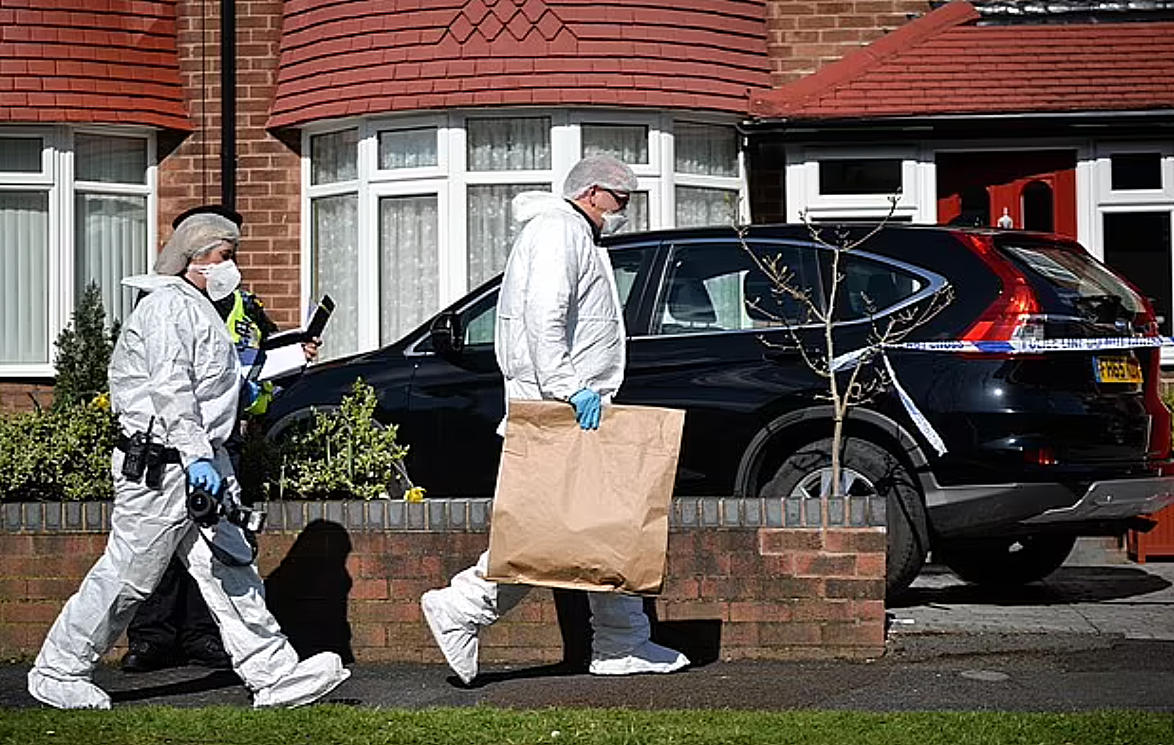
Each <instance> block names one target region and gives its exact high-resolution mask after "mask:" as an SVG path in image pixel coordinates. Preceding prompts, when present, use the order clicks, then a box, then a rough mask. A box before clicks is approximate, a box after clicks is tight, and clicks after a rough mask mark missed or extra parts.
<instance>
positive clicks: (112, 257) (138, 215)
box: [73, 194, 147, 321]
mask: <svg viewBox="0 0 1174 745" xmlns="http://www.w3.org/2000/svg"><path fill="white" fill-rule="evenodd" d="M74 210H75V219H74V251H75V252H76V253H75V259H74V284H73V293H74V298H75V299H78V300H80V299H81V296H82V293H83V292H85V289H86V286H87V285H89V283H90V282H91V281H94V282H97V283H98V287H99V288H101V290H102V307H104V308H105V309H106V318H107V320H108V321H111V320H118V321H124V320H126V317H127V316H128V315H129V314H130V311H131V309H132V308H133V307H134V299H135V294H136V291H135V290H132V289H131V288H129V287H123V286H122V279H123V278H124V277H129V276H131V275H134V274H143V273H144V272H146V271H147V198H146V197H134V196H126V197H124V196H112V195H105V194H78V195H77V196H76V197H75V199H74Z"/></svg>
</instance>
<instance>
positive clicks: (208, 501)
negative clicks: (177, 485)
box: [188, 485, 266, 533]
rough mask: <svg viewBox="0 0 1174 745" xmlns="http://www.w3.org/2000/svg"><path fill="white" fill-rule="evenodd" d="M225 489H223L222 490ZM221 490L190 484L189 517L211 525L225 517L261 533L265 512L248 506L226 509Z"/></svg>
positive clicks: (207, 525)
mask: <svg viewBox="0 0 1174 745" xmlns="http://www.w3.org/2000/svg"><path fill="white" fill-rule="evenodd" d="M222 491H223V490H222ZM222 491H221V492H216V493H212V492H209V491H208V490H207V489H203V488H201V487H198V486H190V485H189V486H188V517H190V518H191V519H192V522H194V523H195V524H196V525H199V526H201V527H204V528H208V527H211V526H213V525H215V524H216V523H218V522H219V521H220V518H221V517H224V518H225V519H226V520H228V521H229V522H230V523H232V524H233V525H239V526H240V527H242V528H244V529H245V530H248V531H250V532H253V533H260V532H261V529H262V528H264V527H265V517H266V515H265V513H264V512H258V511H256V510H250V509H248V508H247V507H237V508H235V509H225V507H224V501H223V500H221V498H220V497H221V494H222Z"/></svg>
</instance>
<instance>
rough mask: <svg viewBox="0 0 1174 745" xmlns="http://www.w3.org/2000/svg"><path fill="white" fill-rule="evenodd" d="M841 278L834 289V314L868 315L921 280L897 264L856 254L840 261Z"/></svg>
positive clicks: (894, 301) (841, 316)
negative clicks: (837, 287)
mask: <svg viewBox="0 0 1174 745" xmlns="http://www.w3.org/2000/svg"><path fill="white" fill-rule="evenodd" d="M840 271H841V275H842V277H843V279H842V280H841V284H840V287H839V289H838V292H837V303H836V305H837V308H836V313H837V318H838V320H842V321H852V320H857V319H861V318H868V317H870V316H874V315H877V314H880V313H884V312H885V311H886V310H887V309H889V308H891V307H893V306H894V305H896V304H897V303H900V302H901V301H902V300H905V299H906V298H909V297H911V296H913V295H915V294H916V293H917V292H918V291H919V290H920V289H921V288H922V287H923V286H924V284H925V283H924V281H923V280H922V279H921V278H919V277H917V276H915V275H913V274H909V273H907V272H904V271H902V270H900V269H898V268H897V267H894V266H891V265H889V264H884V263H881V262H879V261H871V260H869V259H866V258H863V257H860V256H845V257H843V259H842V261H841V265H840Z"/></svg>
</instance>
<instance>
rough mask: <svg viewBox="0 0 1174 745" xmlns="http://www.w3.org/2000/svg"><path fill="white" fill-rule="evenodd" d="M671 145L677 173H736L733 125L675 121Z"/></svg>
mask: <svg viewBox="0 0 1174 745" xmlns="http://www.w3.org/2000/svg"><path fill="white" fill-rule="evenodd" d="M673 146H674V148H673V149H674V151H675V153H676V157H675V160H674V163H675V169H676V171H677V172H678V173H699V174H702V175H705V176H737V175H738V132H737V130H735V129H734V128H733V127H723V126H720V125H716V124H697V123H694V122H677V125H676V128H675V136H674V138H673Z"/></svg>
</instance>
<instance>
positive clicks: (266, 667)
mask: <svg viewBox="0 0 1174 745" xmlns="http://www.w3.org/2000/svg"><path fill="white" fill-rule="evenodd" d="M135 279H136V280H137V284H136V285H134V286H138V287H140V288H142V289H149V290H152V291H151V292H150V294H148V295H147V296H146V297H144V298H143V300H142V301H141V302H140V303H139V304H138V306H137V307H136V308H135V310H134V312H133V313H131V315H130V317H129V318H128V319H127V322H126V325H125V326H123V328H122V332H121V334H120V336H119V339H118V343H117V345H116V347H115V350H114V354H113V357H112V358H111V362H110V370H109V375H110V401H111V406H112V408H113V410H114V412H115V413H116V414H117V415H118V420H119V424H120V425H121V428H122V430H123V432H125V433H128V434H129V433H134V432H145V431H146V430H147V426H148V423H149V422H150V420H151V417H155V423H154V427H153V429H152V439H153V440H154V441H155V442H162V443H163V444H164V445H165V446H166V447H169V448H174V449H176V450H177V451H179V454H180V459H181V460H182V466H181V465H178V464H174V463H172V464H168V465H167V466H165V468H164V472H163V483H162V487H161V489H160V490H155V489H151V488H149V487H148V486H146V485H145V484H144V483H141V482H134V481H130V480H128V479H126V478H125V477H124V476H123V475H122V463H123V459H124V454H123V452H122V451H121V450H117V449H116V450H115V451H114V454H113V457H112V462H111V472H112V474H113V477H114V492H115V496H114V509H113V511H112V513H111V516H110V538H109V541H108V542H107V544H106V550H105V552H104V553H103V555H102V556H101V558H99V559H98V562H97V563H96V564H95V565H94V566H93V568H92V569H91V570H90V572H89V573H88V574H87V575H86V577H85V579H83V580H82V584H81V586H80V587H79V588H78V591H77V593H75V594H74V595H73V597H71V598H70V599H69V601H68V602H67V603H66V604H65V607H64V608H63V609H62V611H61V614H60V615H59V616H58V617H57V620H56V622H55V623H54V624H53V627H52V628H51V629H50V630H49V634H48V636H47V637H46V639H45V643H44V644H43V646H42V647H41V651H40V654H38V655H37V659H36V662H35V663H34V666H33V669H32V670H30V671H29V675H28V683H29V692H30V693H31V694H32V695H33V696H34V697H35V698H37V699H38V700H40V701H42V702H44V703H47V704H49V705H51V706H55V707H58V708H101V709H105V708H109V707H110V697H109V696H108V695H107V694H106V693H105V692H104V691H102V690H101V689H100V688H98V687H97V686H95V685H94V684H93V683H92V682H90V677H91V674H92V673H93V670H94V667H95V666H96V665H97V663H98V661H99V659H100V658H101V656H102V655H103V654H105V653H106V652H107V651H108V650H109V649H110V648H111V647H112V646H113V645H114V643H115V641H116V640H117V639H118V637H119V635H120V634H121V633H122V631H123V630H124V629H125V627H126V625H127V624H128V623H129V621H130V619H131V617H132V616H133V614H134V608H135V606H136V605H137V604H138V603H139V602H141V601H142V600H143V599H144V598H145V597H146V596H147V595H149V594H150V593H151V591H152V590H153V589H154V588H155V585H156V584H157V583H158V581H159V578H160V577H161V576H162V574H163V571H164V569H166V567H167V564H168V562H169V561H170V559H171V556H172V555H173V554H174V555H176V556H178V557H179V558H180V560H181V561H183V563H184V564H185V565H187V567H188V571H189V572H190V573H191V575H192V577H193V578H194V579H195V581H196V584H197V585H198V586H199V588H200V593H201V594H202V595H203V597H204V600H205V601H206V602H207V604H208V607H209V609H210V610H211V611H212V615H213V617H214V618H215V619H216V623H217V624H218V625H219V627H220V631H221V635H222V637H223V639H224V647H225V650H226V651H227V652H228V654H229V655H230V656H231V658H232V664H233V669H234V670H235V671H236V672H237V674H238V675H240V677H241V679H242V680H244V682H245V684H246V685H247V686H248V687H249V689H250V690H252V691H253V693H254V705H255V706H258V707H260V706H271V705H278V704H281V705H288V706H293V705H298V704H301V703H308V702H309V701H312V700H314V699H316V698H318V697H319V696H321V695H324V694H325V693H326V692H328V691H329V690H330V689H332V688H334V687H335V686H336V685H338V683H341V682H342V681H343V680H345V679H346V678H347V676H348V675H349V671H347V670H346V669H344V668H343V667H342V662H341V660H340V659H339V657H338V655H336V654H334V653H333V652H325V653H322V654H319V655H315V656H314V657H311V658H309V659H307V660H305V661H304V662H302V663H300V664H299V662H298V655H297V652H296V651H295V650H294V648H293V646H292V645H291V644H290V643H289V641H288V640H287V639H286V637H285V636H284V635H283V634H282V633H281V629H280V627H279V626H278V624H277V621H276V620H275V619H274V618H273V615H272V614H271V613H270V612H269V610H268V608H266V606H265V597H264V585H263V583H262V581H261V578H260V576H259V575H258V574H257V569H256V567H255V566H254V565H252V564H251V563H248V559H249V558H251V553H245V554H244V558H245V562H244V563H243V564H242V565H237V566H229V565H227V564H224V563H222V562H221V561H219V560H217V559H215V558H214V557H213V554H212V551H211V549H210V548H209V545H208V544H209V541H210V540H212V541H215V542H216V543H217V545H218V546H222V547H224V548H226V549H228V551H229V552H230V553H239V551H234V549H240V548H241V547H242V543H243V540H244V539H243V536H242V535H241V533H240V529H239V528H237V527H236V526H235V525H232V524H231V523H229V522H227V521H226V520H224V519H221V521H220V523H219V524H218V525H217V526H215V527H214V528H210V529H208V533H207V534H206V535H204V536H202V535H201V533H200V530H199V529H198V528H197V526H196V525H195V523H193V522H192V521H191V520H190V519H188V515H187V506H186V498H187V477H186V473H185V469H186V468H187V467H188V466H190V465H191V464H192V463H193V462H195V461H196V460H198V459H201V458H207V459H210V460H213V461H214V462H215V464H216V469H217V471H219V472H220V474H222V475H223V477H224V482H225V495H226V496H225V499H228V500H236V499H237V497H238V495H239V493H240V487H239V485H238V484H237V483H236V479H235V477H234V476H233V473H232V465H231V464H230V462H229V459H228V455H227V453H226V452H225V451H224V443H225V441H226V440H227V439H228V437H229V435H230V434H231V433H232V429H233V424H234V422H235V420H236V417H237V401H238V391H239V386H240V376H239V375H240V373H239V364H240V363H239V361H238V359H237V353H236V349H235V347H234V346H233V344H232V341H231V339H230V338H229V336H228V331H227V329H226V328H225V325H224V321H223V320H221V318H220V316H219V315H218V314H217V312H216V309H215V307H213V305H212V303H211V301H209V300H208V298H207V297H206V296H205V295H203V293H201V292H200V291H199V290H198V289H196V288H195V287H193V286H192V285H190V284H188V283H187V282H185V281H184V280H183V279H181V278H180V277H171V276H152V277H150V278H149V280H147V281H143V280H142V278H135ZM206 538H207V540H205V539H206ZM243 550H244V551H249V548H248V547H247V546H244V547H243Z"/></svg>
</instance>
